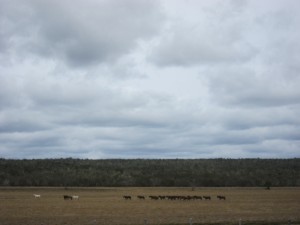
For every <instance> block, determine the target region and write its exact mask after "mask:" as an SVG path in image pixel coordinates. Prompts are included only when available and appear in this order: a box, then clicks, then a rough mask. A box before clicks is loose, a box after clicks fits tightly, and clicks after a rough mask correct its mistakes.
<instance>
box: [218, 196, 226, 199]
mask: <svg viewBox="0 0 300 225" xmlns="http://www.w3.org/2000/svg"><path fill="white" fill-rule="evenodd" d="M217 198H218V199H219V200H226V197H225V196H223V195H218V196H217Z"/></svg>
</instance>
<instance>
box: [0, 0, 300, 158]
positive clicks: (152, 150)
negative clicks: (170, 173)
mask: <svg viewBox="0 0 300 225" xmlns="http://www.w3.org/2000/svg"><path fill="white" fill-rule="evenodd" d="M299 9H300V4H299V2H298V1H296V0H289V1H286V0H285V1H283V0H282V1H277V2H276V3H274V2H273V1H263V2H261V1H247V0H244V1H234V0H231V1H230V0H228V1H217V0H215V1H209V2H202V1H201V2H199V1H193V0H188V1H184V2H183V1H140V0H126V1H117V0H116V1H106V0H101V1H94V0H88V1H75V2H74V1H42V2H41V1H36V0H30V1H26V2H25V1H19V0H12V1H11V0H10V1H8V0H0V23H1V30H0V157H8V158H52V157H79V158H144V157H145V158H209V157H230V158H237V157H264V158H266V157H279V158H285V157H299V156H300V154H299V147H300V135H299V134H300V119H299V116H298V115H299V114H300V91H299V90H300V89H299V86H300V76H299V71H300V67H299V63H298V62H299V59H300V55H299V52H300V45H299V41H298V40H299V39H300V37H299V36H300V29H299V28H300V23H299V21H300V18H299V17H300V16H299V15H298V12H299Z"/></svg>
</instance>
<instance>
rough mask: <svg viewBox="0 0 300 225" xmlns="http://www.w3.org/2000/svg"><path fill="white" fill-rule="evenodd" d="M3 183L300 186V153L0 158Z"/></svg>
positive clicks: (47, 184) (114, 185)
mask: <svg viewBox="0 0 300 225" xmlns="http://www.w3.org/2000/svg"><path fill="white" fill-rule="evenodd" d="M0 186H61V187H71V186H72V187H78V186H84V187H101V186H102V187H105V186H106V187H119V186H123V187H126V186H137V187H155V186H167V187H237V186H238V187H246V186H247V187H254V186H261V187H273V186H300V158H294V159H103V160H88V159H73V158H66V159H32V160H11V159H0Z"/></svg>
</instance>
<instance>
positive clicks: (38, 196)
mask: <svg viewBox="0 0 300 225" xmlns="http://www.w3.org/2000/svg"><path fill="white" fill-rule="evenodd" d="M33 196H34V198H41V195H37V194H33Z"/></svg>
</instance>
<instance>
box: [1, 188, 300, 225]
mask: <svg viewBox="0 0 300 225" xmlns="http://www.w3.org/2000/svg"><path fill="white" fill-rule="evenodd" d="M33 194H40V195H41V198H34V196H33ZM65 194H67V195H79V196H80V197H79V200H64V199H63V195H65ZM123 195H131V196H133V199H132V200H124V199H123V198H122V196H123ZM137 195H144V196H149V195H186V196H187V195H200V196H203V195H209V196H211V197H212V200H210V201H208V200H206V201H205V200H188V201H182V200H176V201H170V200H157V201H156V200H150V199H149V198H146V200H139V199H137V197H136V196H137ZM217 195H224V196H226V201H224V200H218V199H217V197H216V196H217ZM145 218H147V224H189V218H192V222H193V224H208V223H218V224H236V225H238V224H239V219H242V224H249V223H252V222H254V223H259V224H262V223H266V224H270V223H276V224H288V221H291V223H292V224H299V221H300V188H272V190H264V189H263V188H195V190H194V191H193V190H192V189H191V188H69V189H67V190H65V189H64V188H1V189H0V225H27V224H28V225H41V224H43V225H67V224H69V225H95V224H99V225H121V224H123V225H127V224H134V225H135V224H136V225H137V224H141V225H143V224H144V223H145V222H144V220H145Z"/></svg>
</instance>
